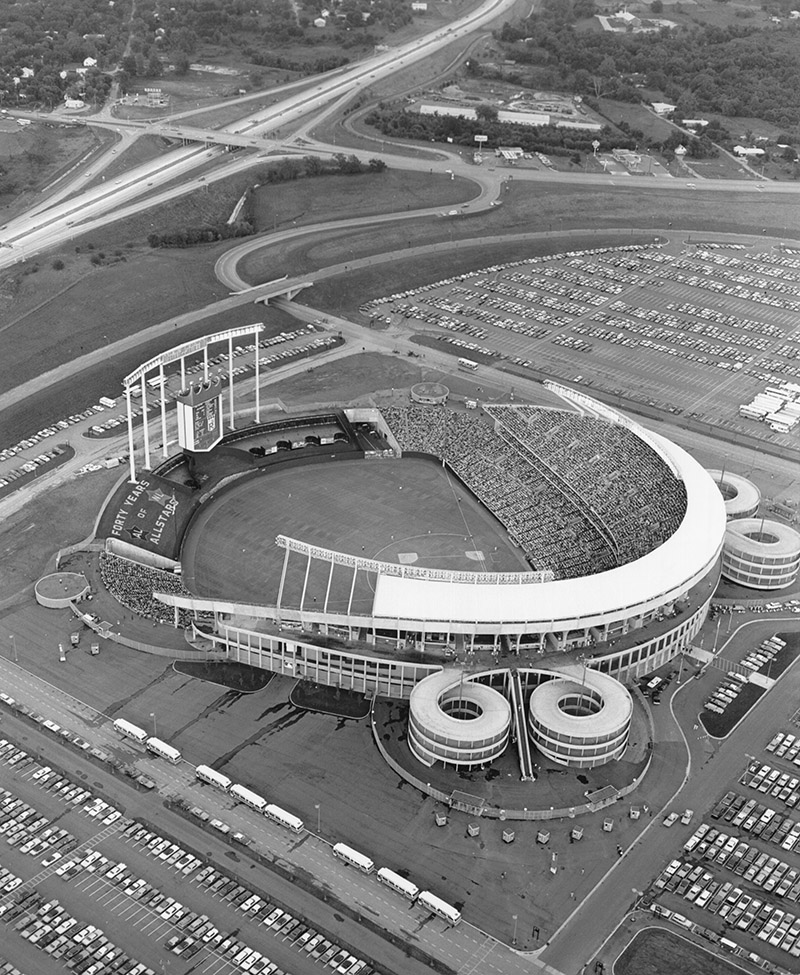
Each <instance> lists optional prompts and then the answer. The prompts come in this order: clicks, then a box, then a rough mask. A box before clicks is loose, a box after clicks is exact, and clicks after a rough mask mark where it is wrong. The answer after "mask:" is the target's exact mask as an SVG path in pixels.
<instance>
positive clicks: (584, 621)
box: [90, 326, 726, 778]
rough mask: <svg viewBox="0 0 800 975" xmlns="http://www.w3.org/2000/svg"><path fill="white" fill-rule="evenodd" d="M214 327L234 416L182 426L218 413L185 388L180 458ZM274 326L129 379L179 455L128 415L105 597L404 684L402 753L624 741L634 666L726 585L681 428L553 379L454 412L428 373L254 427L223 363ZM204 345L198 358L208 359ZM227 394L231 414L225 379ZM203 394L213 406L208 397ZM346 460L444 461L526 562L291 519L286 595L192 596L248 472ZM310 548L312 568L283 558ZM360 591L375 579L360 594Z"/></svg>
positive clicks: (711, 498)
mask: <svg viewBox="0 0 800 975" xmlns="http://www.w3.org/2000/svg"><path fill="white" fill-rule="evenodd" d="M249 332H252V333H253V339H254V341H253V342H252V343H251V345H250V346H247V347H245V348H244V349H242V350H239V349H238V348H237V349H236V350H235V349H234V347H233V340H234V339H235V338H238V337H240V335H246V334H248V333H249ZM212 340H213V341H214V342H223V343H227V345H228V357H227V362H228V373H229V374H228V381H229V391H228V399H229V410H228V413H229V417H228V420H227V425H228V427H229V431H230V432H228V433H227V434H225V433H224V432H223V430H222V428H221V425H220V424H219V423H217V424H216V427H215V431H214V436H213V438H212V440H211V441H210V442H208V443H206V442H204V443H202V444H201V446H200V447H199V448H197V450H192V449H191V448H190V447H188V446H187V442H184V441H185V440H186V431H187V430H188V431H195V432H196V430H197V429H200V430H201V432H202V431H204V430H206V429H207V428H208V425H209V424H208V422H207V421H208V416H207V415H206V414H203V415H201V416H195V415H194V412H193V411H196V410H197V409H199V407H196V406H195V405H194V404H192V403H189V406H188V407H187V408H186V409H187V410H188V413H187V415H185V416H184V417H183V420H184V423H183V431H184V436H183V437H182V438H181V445H182V446H183V448H184V449H183V452H182V453H180V454H175V455H173V456H167V447H166V444H167V439H168V438H167V420H166V392H165V390H166V387H167V384H168V377H167V376H166V373H165V366H166V365H169V364H171V363H174V362H177V363H179V368H180V382H181V388H183V387H184V386H185V384H186V381H187V378H188V377H189V376H190V375H192V374H193V370H194V371H198V370H199V371H200V373H201V379H202V381H203V382H204V383H207V384H208V383H211V382H212V381H213V378H214V377H213V376H212V374H211V371H210V362H211V360H210V359H209V355H208V346H209V344H210V343H211V342H212ZM265 341H266V342H269V341H271V340H261V339H260V338H259V329H258V327H255V326H254V327H252V328H250V329H239V330H233V331H231V332H230V333H220V334H219V335H215V336H212V337H210V338H209V339H208V340H203V341H201V342H199V343H195V344H194V345H192V344H191V343H190V344H188V345H186V344H185V345H183V346H179V347H177V348H176V349H173V350H170V351H169V352H166V353H164V354H163V355H162V356H160V357H157V358H156V359H155V360H151V361H150V362H149V363H147V364H145V366H143V367H140V369H139V370H138V371H137V373H136V374H133V375H132V377H128V380H130V382H128V380H126V395H127V399H128V403H129V405H130V396H131V395H132V392H131V390H132V389H133V384H134V381H135V382H137V383H138V387H137V388H138V389H139V391H140V394H141V396H142V400H143V404H144V402H145V396H146V388H147V384H146V382H145V379H146V376H147V375H148V374H149V373H150V372H154V374H155V376H156V384H157V386H158V389H159V396H160V403H161V410H160V426H161V439H162V442H163V443H162V451H163V454H164V461H163V462H162V463H161V465H160V466H159V467H158V468H156V469H155V470H152V471H151V470H150V469H149V468H150V450H149V435H148V427H149V423H150V421H149V419H145V420H143V426H144V431H143V442H144V447H145V450H144V459H145V468H144V470H142V471H139V470H135V469H134V466H133V463H134V462H133V446H134V434H133V426H132V418H133V412H132V411H131V410H130V409H129V441H130V444H131V484H130V485H128V486H124V487H122V488H121V490H120V492H119V494H118V495H116V496H115V497H114V498H113V499H112V500H111V501H110V503H109V504H108V505H107V507H106V510H105V511H104V513H103V515H102V516H101V527H100V530H99V534H101V535H103V534H104V535H105V538H106V546H105V551H104V553H103V555H102V556H101V575H102V577H103V580H104V582H105V584H106V586H107V588H108V589H109V591H111V592H112V593H113V594H114V595H115V596H116V598H118V599H119V600H120V601H121V602H122V603H123V604H124V605H126V606H127V608H129V609H132V610H134V611H136V612H139V613H142V614H143V615H145V616H147V617H148V618H151V619H153V620H154V621H156V622H158V621H160V622H168V621H170V620H171V621H172V622H173V623H174V625H175V626H176V627H184V628H187V629H188V630H190V631H191V633H192V635H193V642H194V644H195V645H203V646H206V647H211V648H213V649H214V650H216V651H218V652H221V653H223V654H224V655H225V656H227V657H228V658H229V659H231V660H235V661H238V662H240V663H242V664H246V665H248V666H252V667H258V668H262V669H265V670H269V671H271V672H274V673H278V674H282V675H285V676H288V677H291V678H297V679H302V680H308V681H312V682H316V683H320V684H325V685H331V686H336V687H342V688H347V689H351V690H354V691H358V692H361V693H363V694H365V695H367V696H371V697H374V696H376V695H384V696H387V697H391V698H396V699H405V700H408V701H409V710H410V721H409V734H408V742H409V747H410V749H411V752H412V754H413V755H414V756H415V758H416V759H418V760H419V761H420V762H422V763H423V764H425V765H432V764H434V763H436V762H440V763H442V764H444V765H452V766H456V767H473V766H482V765H486V764H488V763H490V762H492V761H493V760H494V759H495V758H497V757H498V756H499V755H500V754H501V753H502V752H503V750H504V749H505V748H506V747H507V745H508V743H509V740H510V739H514V738H515V739H516V741H517V747H518V749H519V751H520V764H521V767H522V772H523V778H526V777H533V773H532V762H531V759H530V747H531V746H532V747H533V748H535V749H537V750H538V751H539V752H540V753H541V754H542V755H544V756H546V757H547V758H549V759H550V760H552V761H554V762H557V763H559V764H562V765H568V766H574V767H592V766H596V765H602V764H603V763H605V762H608V761H610V760H613V759H616V758H619V757H621V756H622V754H623V753H624V752H625V750H626V747H627V744H628V734H629V729H630V725H631V717H632V710H633V707H632V701H631V695H630V693H629V692H628V690H627V689H626V688H625V687H624V682H626V681H632V680H634V679H636V678H638V677H641V676H643V675H645V674H647V673H649V672H650V671H652V670H655V669H656V668H658V667H660V666H662V665H663V664H665V663H666V662H668V661H669V660H670V659H671V658H673V657H674V656H675V655H676V654H678V653H679V652H680V651H681V650H683V649H684V648H685V647H686V646H687V645H688V644H689V643H690V642H691V640H692V639H693V637H694V636H695V635H696V633H697V632H698V630H699V629H700V627H701V625H702V623H703V621H704V619H705V617H706V614H707V611H708V608H709V605H710V601H711V598H712V595H713V593H714V591H715V589H716V586H717V583H718V580H719V574H720V561H721V559H720V556H721V551H722V545H723V539H724V536H725V525H726V510H725V503H724V501H723V496H722V494H721V493H720V490H719V488H718V486H717V484H716V483H715V482H714V480H712V478H711V477H710V476H709V475H708V473H707V472H706V471H705V470H703V468H702V467H701V466H700V465H699V464H698V463H697V462H696V461H695V460H694V459H693V458H692V457H691V456H690V455H689V454H687V453H686V452H685V451H683V450H682V449H681V448H679V447H678V446H676V445H675V444H673V443H671V442H670V441H668V440H666V439H665V438H663V437H660V436H657V435H656V434H654V433H652V432H649V431H647V430H645V429H644V428H643V427H641V426H640V425H639V424H637V423H635V422H633V421H631V420H630V419H629V418H628V417H626V416H624V415H623V414H621V413H619V412H618V411H616V410H613V409H611V408H610V407H608V406H605V405H603V404H601V403H599V402H598V401H596V400H594V399H591V398H590V397H588V396H586V395H585V394H582V393H578V392H576V391H574V390H571V389H568V388H565V387H563V386H561V385H559V384H556V383H546V384H545V385H546V387H547V388H548V391H549V392H550V393H552V394H555V395H556V397H560V398H561V400H562V401H563V403H564V404H565V405H564V408H560V409H552V408H548V409H545V408H540V407H535V406H530V405H527V404H515V405H506V406H500V405H488V404H486V405H484V407H483V409H480V410H477V409H474V408H473V409H470V410H463V409H462V410H452V409H449V408H448V407H447V406H446V405H445V400H446V398H447V397H446V393H447V390H446V387H441V388H440V389H434V388H431V387H426V388H424V389H422V388H419V387H417V388H415V395H414V396H413V397H411V400H412V404H415V405H411V406H409V407H408V408H398V407H396V406H387V407H384V408H381V409H378V408H357V409H345V410H336V409H331V410H326V411H322V412H319V411H318V412H316V413H314V414H313V415H301V416H286V417H281V418H280V419H271V420H269V421H267V422H261V421H260V418H259V415H258V409H256V417H255V420H256V422H255V424H252V422H251V425H250V426H244V427H240V428H239V429H234V416H235V407H234V392H233V373H232V371H231V368H230V364H231V362H232V361H233V358H234V356H235V355H237V354H238V353H239V351H241V352H243V353H247V352H248V351H254V352H255V364H254V366H253V369H254V374H255V378H256V382H258V367H259V362H260V360H259V352H258V349H259V347H260V346H261V345H263V344H264V342H265ZM317 341H318V340H317ZM192 354H194V355H200V356H202V358H201V359H200V361H199V363H197V364H194V365H193V364H192V359H191V355H192ZM148 382H149V380H148ZM180 395H181V394H180V393H179V394H178V397H180ZM421 401H422V403H423V404H424V405H420V404H421ZM213 403H214V404H215V416H218V415H221V408H222V395H221V394H216V393H215V398H214V399H213ZM471 405H473V406H474V404H471ZM207 406H208V404H207V403H205V402H203V403H201V404H200V407H202V408H203V409H205V410H206V413H207V412H208V410H207ZM199 421H203V422H199ZM198 451H199V452H198ZM347 456H350V457H359V458H364V459H367V458H370V459H372V460H373V461H374V462H375V463H381V462H382V459H383V458H391V459H392V460H395V461H396V460H397V459H402V458H403V457H404V456H412V457H426V458H429V459H433V460H435V461H436V462H438V463H440V464H441V465H442V466H443V467H446V469H447V471H448V477H450V476H452V477H453V478H454V479H455V481H456V483H458V484H459V485H460V487H461V488H463V489H464V490H466V491H467V492H470V493H471V495H472V497H473V499H475V500H477V501H478V502H479V503H480V505H481V506H482V508H483V509H484V511H488V512H490V513H491V515H492V516H493V519H494V520H495V521H496V522H497V529H498V530H501V529H504V530H505V536H506V538H507V539H508V540H509V541H510V542H511V543H512V544H513V546H514V547H515V548H516V549H518V550H519V553H520V555H519V564H520V565H525V566H527V568H526V569H525V570H523V571H517V572H498V571H488V570H486V564H484V570H485V571H478V572H473V571H465V570H448V569H442V568H431V567H425V566H424V565H417V564H407V563H405V562H404V561H403V559H402V558H400V557H399V554H398V555H397V561H380V560H378V559H377V558H369V557H367V554H366V553H364V551H363V547H362V549H361V551H362V554H361V555H358V554H356V553H355V552H354V551H333V550H330V549H325V548H322V547H321V546H319V545H316V544H314V543H313V542H312V541H308V540H304V539H298V538H290V537H286V536H283V535H280V536H278V538H277V539H276V543H277V551H276V559H275V564H276V565H278V564H280V560H281V557H282V559H283V569H282V572H281V575H280V584H279V586H278V591H277V592H273V593H270V592H267V591H263V592H262V591H260V590H258V589H256V590H254V591H251V592H250V593H249V596H250V599H249V600H247V601H234V600H231V599H228V598H218V597H217V596H216V595H215V593H214V592H211V593H208V592H206V593H204V594H202V595H201V594H199V593H198V592H196V591H192V589H191V579H192V573H191V571H189V572H188V573H187V571H186V570H187V565H186V564H183V562H185V556H186V551H185V549H186V543H187V540H188V539H190V538H191V537H192V535H193V534H194V535H195V537H196V536H197V534H198V531H199V532H200V534H201V535H202V529H199V530H198V531H194V529H193V526H194V525H197V524H200V525H202V524H203V520H202V519H203V513H204V512H209V511H210V510H211V507H212V506H213V505H214V504H215V502H216V501H218V500H220V499H222V498H224V497H225V496H226V494H227V492H230V491H232V490H234V489H238V487H239V486H241V485H245V486H246V485H247V483H248V480H247V479H248V478H255V477H262V476H266V477H269V475H270V473H271V472H272V471H273V470H292V469H294V468H297V469H298V470H300V469H301V468H302V466H303V465H306V464H310V463H315V464H318V463H331V462H333V461H336V460H339V459H346V457H347ZM299 476H300V477H302V473H300V475H299ZM453 503H454V504H455V503H458V498H456V496H455V494H454V495H453ZM462 517H463V515H462ZM312 520H313V518H312ZM465 528H466V525H465ZM467 541H468V538H467V537H466V536H465V537H464V542H467ZM281 552H282V556H281ZM462 555H463V556H465V557H466V558H467V559H474V558H475V557H476V556H480V555H481V553H479V552H463V553H462ZM481 558H482V557H481ZM298 559H299V560H300V562H301V568H300V572H299V576H298V573H297V572H295V573H294V575H293V574H292V571H290V563H292V562H296V560H298ZM479 561H480V559H479ZM320 563H321V564H322V566H323V573H327V588H326V589H325V588H324V587H323V590H322V591H321V592H320V595H319V596H317V595H314V596H313V598H308V594H307V589H308V581H309V575H310V572H311V567H312V564H313V565H315V566H319V565H320ZM484 563H485V560H484ZM334 570H336V571H337V577H341V575H342V573H343V572H344V573H345V574H347V573H350V577H349V579H348V583H349V598H347V599H345V602H344V604H342V602H341V600H339V601H338V602H336V601H335V600H332V599H330V598H329V597H330V594H331V581H332V579H333V575H334ZM298 577H299V578H300V579H302V580H303V581H302V587H301V591H300V592H299V594H298V593H295V594H294V597H292V595H291V594H290V592H289V590H290V589H291V587H292V586H291V581H288V582H287V580H291V579H293V578H294V579H295V580H296V579H297V578H298ZM323 578H324V574H323ZM186 580H188V581H189V583H190V588H188V589H187V588H186V586H185V585H184V581H186ZM357 585H359V586H360V592H362V593H364V592H368V593H369V596H368V602H369V606H368V608H367V609H365V608H364V603H363V601H356V603H355V604H354V600H353V596H354V593H355V592H356V588H357ZM346 588H347V587H346ZM254 594H255V595H256V596H257V597H258V598H256V599H254V598H253V595H254ZM90 625H91V623H90ZM526 756H527V757H526Z"/></svg>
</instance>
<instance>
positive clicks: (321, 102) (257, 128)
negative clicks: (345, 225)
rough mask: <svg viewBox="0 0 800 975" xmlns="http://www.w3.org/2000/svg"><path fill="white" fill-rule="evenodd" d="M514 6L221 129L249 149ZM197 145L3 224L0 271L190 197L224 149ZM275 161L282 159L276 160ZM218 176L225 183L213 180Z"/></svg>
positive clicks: (493, 2)
mask: <svg viewBox="0 0 800 975" xmlns="http://www.w3.org/2000/svg"><path fill="white" fill-rule="evenodd" d="M513 2H514V0H485V2H484V3H482V4H481V5H480V6H479V7H477V8H476V9H475V10H473V11H472V12H470V13H469V14H467V15H466V16H465V17H463V18H462V19H461V20H459V21H455V22H453V24H452V25H451V26H449V27H447V28H441V29H439V30H437V31H434V32H433V33H431V34H428V35H426V36H424V37H422V38H420V39H418V40H416V41H413V42H410V43H408V44H405V45H403V46H401V47H397V48H393V49H390V50H388V51H386V52H383V53H380V54H377V55H375V56H374V57H372V58H368V59H366V60H364V61H359V62H357V63H355V64H353V65H349V66H347V67H346V68H342V69H339V70H338V71H334V72H331V73H330V74H326V75H323V76H320V77H319V78H317V79H316V82H317V83H316V84H315V85H312V86H311V88H308V87H306V88H303V89H301V90H299V91H294V92H292V93H291V94H289V95H288V96H287V97H285V98H283V99H282V100H281V101H280V102H277V103H275V104H273V105H271V106H268V107H266V108H261V109H260V110H259V111H258V112H256V113H254V114H253V115H251V116H250V117H249V118H246V119H243V120H239V121H238V122H236V123H233V124H231V125H229V126H227V127H226V129H228V130H230V134H231V137H234V136H239V135H242V134H243V133H246V134H247V138H248V140H249V141H250V143H251V144H252V142H253V141H254V140H255V141H256V142H257V143H259V142H260V138H259V137H261V136H264V135H266V134H267V133H268V132H270V131H272V130H274V129H276V128H278V127H280V126H285V125H287V124H291V123H293V122H299V121H300V120H302V119H303V118H305V117H306V116H307V115H308V114H309V113H312V112H315V111H317V110H318V109H320V108H322V107H324V106H325V105H326V104H327V103H328V102H329V101H331V100H332V99H338V98H340V97H342V96H344V95H348V94H352V93H353V92H354V91H355V90H356V89H357V88H358V87H359V86H360V85H361V84H363V83H365V82H369V81H372V80H374V79H380V78H384V77H388V76H390V75H392V74H394V73H395V72H397V71H398V70H400V69H401V68H403V67H408V66H410V65H412V64H413V63H415V62H418V61H421V60H424V59H425V58H427V57H429V56H430V55H432V54H433V53H434V52H436V51H437V50H439V49H440V48H443V47H446V46H447V45H449V44H452V43H454V42H456V41H458V40H460V39H462V38H464V37H466V36H468V35H469V34H471V33H472V32H474V31H475V30H479V29H480V28H482V27H484V26H486V25H488V24H490V23H491V22H492V21H493V20H495V19H496V18H497V17H498V16H499V15H500V14H502V13H503V12H504V11H505V10H506V9H508V8H509V7H510V6H512V5H513ZM103 124H104V125H106V126H107V125H108V124H109V123H108V121H107V120H106V119H103ZM111 124H113V126H114V127H115V128H117V129H119V130H122V129H123V128H124V127H125V126H126V123H124V122H123V121H121V120H115V121H114V122H113V123H111ZM134 127H135V128H136V131H137V132H142V131H146V130H145V129H143V128H142V126H141V125H139V124H136V125H135V126H134ZM181 131H184V132H186V131H187V130H186V129H185V128H183V129H182V127H178V128H177V129H176V132H175V137H176V138H181V135H180V132H181ZM184 137H187V136H184ZM197 139H198V141H201V142H203V143H204V145H203V146H201V147H191V148H186V147H184V148H181V149H177V150H175V151H174V152H172V153H170V155H169V156H164V157H161V158H160V159H159V160H158V161H155V162H151V163H148V164H147V165H145V166H143V167H142V166H140V167H137V168H136V169H133V170H131V171H130V172H128V173H127V174H125V175H124V176H121V177H120V178H119V179H115V181H114V185H113V186H111V185H108V184H104V185H102V186H100V187H92V188H90V189H88V190H83V191H81V180H80V178H79V177H78V178H76V179H74V180H73V181H72V182H71V184H70V185H71V188H72V189H73V190H75V191H77V195H73V196H70V197H68V198H67V199H61V200H60V201H59V202H56V203H55V204H54V205H51V206H50V207H48V208H47V209H46V210H44V211H42V212H41V213H39V214H37V215H35V216H33V217H31V216H30V215H29V214H26V215H24V216H22V217H17V218H15V219H13V220H11V221H9V223H8V224H7V225H6V226H5V227H3V228H2V230H3V231H4V235H3V236H4V243H6V244H10V245H11V247H10V248H8V247H6V248H3V249H2V251H0V268H2V267H8V266H10V265H13V264H15V263H17V262H19V261H20V260H27V259H29V258H31V257H32V256H33V255H35V254H38V253H39V252H40V251H42V250H45V249H47V248H50V247H53V246H56V245H57V244H60V243H63V241H65V240H67V239H69V238H70V237H71V236H73V235H74V231H73V230H72V227H73V225H74V224H75V222H76V220H77V219H80V224H81V231H82V232H83V231H86V230H90V229H92V228H93V227H97V226H102V225H103V224H106V223H110V222H114V221H116V220H119V219H121V218H123V217H125V216H128V215H130V214H132V213H138V212H141V211H142V210H146V209H149V208H150V207H153V206H157V205H159V204H162V203H164V202H166V201H167V200H169V199H173V198H175V197H176V196H179V195H182V194H184V193H187V192H192V191H194V190H195V189H197V188H198V185H197V183H195V182H193V181H191V180H188V181H187V180H186V177H187V176H188V175H189V174H190V173H191V172H192V170H194V169H195V168H198V167H199V166H201V165H203V164H205V163H207V162H208V159H209V155H208V153H209V152H210V153H211V154H212V156H213V155H215V154H221V153H222V151H223V150H222V149H221V148H215V149H212V150H207V149H206V148H205V143H206V142H207V141H220V142H224V141H225V136H224V135H222V136H220V133H218V132H214V131H211V132H210V131H208V130H203V131H200V132H198V133H197ZM225 144H229V143H225ZM237 144H238V140H237ZM273 145H274V143H273V142H269V143H266V144H265V146H267V147H272V146H273ZM340 150H341V147H340V148H339V149H334V151H335V152H338V151H340ZM308 151H309V148H308V147H306V148H305V149H304V150H303V152H304V154H307V153H308ZM289 154H290V155H296V154H297V149H293V150H291V151H290V152H289ZM275 158H276V159H277V158H280V156H276V157H275ZM400 158H402V157H400ZM259 163H260V160H259V158H258V157H257V156H250V157H246V158H245V159H244V160H243V161H239V160H237V161H236V162H234V163H233V164H230V165H226V166H224V167H223V170H224V172H225V174H226V175H227V174H230V173H231V172H237V171H239V170H240V169H246V168H249V167H251V166H254V165H258V164H259ZM91 176H92V172H91V170H90V171H89V172H88V173H85V174H84V175H83V178H90V177H91ZM178 178H182V179H184V182H182V183H181V184H180V185H174V186H172V187H171V188H170V189H168V190H165V191H164V192H162V193H161V194H155V195H153V196H151V197H149V198H148V199H147V200H143V199H141V197H142V195H143V194H146V193H147V192H148V190H149V189H150V188H151V187H153V186H156V185H157V184H163V183H165V182H168V181H173V180H176V179H178ZM217 178H224V177H223V176H218V177H217ZM59 192H60V194H61V195H63V194H64V192H65V189H64V188H63V187H62V188H60V191H59ZM134 201H135V202H134ZM38 216H42V217H44V219H43V220H42V221H41V222H38V220H37V217H38Z"/></svg>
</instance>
